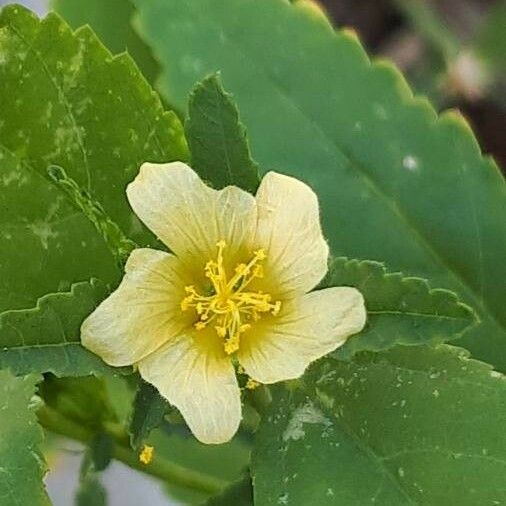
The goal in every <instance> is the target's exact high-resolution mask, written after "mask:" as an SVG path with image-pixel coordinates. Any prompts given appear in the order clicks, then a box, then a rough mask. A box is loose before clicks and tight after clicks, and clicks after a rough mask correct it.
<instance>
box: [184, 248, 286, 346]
mask: <svg viewBox="0 0 506 506" xmlns="http://www.w3.org/2000/svg"><path fill="white" fill-rule="evenodd" d="M216 246H217V248H218V254H217V256H216V260H209V261H208V262H207V263H206V266H205V270H204V272H205V275H206V277H207V278H208V279H209V280H210V282H211V285H212V286H211V290H210V292H211V293H210V294H209V295H202V294H200V293H199V292H198V291H197V290H196V289H195V287H194V286H193V285H190V286H186V287H185V290H186V293H187V294H188V295H187V296H186V297H185V298H184V299H183V300H182V301H181V309H182V310H183V311H187V310H188V309H190V308H194V309H195V310H196V312H197V315H198V321H197V322H196V323H195V324H194V327H195V328H196V329H197V330H203V329H204V328H206V327H207V326H208V325H210V324H212V325H213V326H214V329H215V330H216V333H217V334H218V335H219V336H220V337H222V338H224V340H225V341H224V347H225V352H226V353H227V354H229V355H231V354H232V353H234V352H236V351H237V350H238V349H239V342H240V336H241V334H242V333H243V332H245V331H246V330H248V329H249V328H251V323H252V322H255V321H258V320H259V319H260V317H261V316H262V313H270V314H272V315H277V314H278V313H279V310H280V309H281V302H280V301H275V302H272V297H271V296H270V295H269V294H268V293H263V292H261V291H256V292H253V291H248V290H247V288H248V285H249V284H250V283H251V282H252V281H253V279H255V278H261V277H262V276H263V269H262V265H261V262H262V261H263V260H265V252H264V250H263V249H259V250H257V251H255V252H254V253H253V258H252V259H251V260H250V262H249V263H247V264H238V265H237V266H236V268H235V270H234V274H233V276H232V277H231V278H230V279H228V276H227V272H226V270H225V267H224V265H223V250H224V249H225V247H226V243H225V241H223V240H222V241H219V242H218V243H217V244H216Z"/></svg>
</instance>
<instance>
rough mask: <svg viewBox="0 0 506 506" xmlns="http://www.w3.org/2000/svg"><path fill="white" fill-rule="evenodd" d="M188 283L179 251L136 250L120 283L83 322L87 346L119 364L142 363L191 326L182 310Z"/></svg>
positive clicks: (110, 362) (113, 363)
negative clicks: (170, 253) (185, 288)
mask: <svg viewBox="0 0 506 506" xmlns="http://www.w3.org/2000/svg"><path fill="white" fill-rule="evenodd" d="M187 284H188V283H187V279H185V272H184V269H183V266H182V264H181V262H180V261H179V260H178V259H177V258H176V257H175V256H174V255H169V254H168V253H164V252H162V251H156V250H151V249H136V250H134V251H133V252H132V253H131V255H130V257H129V259H128V262H127V264H126V266H125V276H124V278H123V280H122V281H121V284H120V285H119V287H118V288H117V289H116V291H115V292H113V293H112V294H111V295H110V296H109V297H108V298H107V299H106V300H104V301H103V302H102V303H101V304H100V305H99V306H98V308H97V309H96V310H95V311H94V312H93V313H92V314H91V315H90V316H89V317H88V318H87V319H86V320H85V321H84V322H83V324H82V326H81V341H82V344H83V346H85V347H86V348H88V349H89V350H91V351H92V352H93V353H96V354H97V355H99V356H100V357H101V358H102V359H103V360H105V361H106V362H107V363H108V364H111V365H114V366H123V365H130V364H133V363H135V362H137V361H139V360H140V359H142V358H143V357H145V356H146V355H148V354H149V353H151V352H153V351H155V350H156V349H157V348H159V347H160V346H162V345H163V344H164V343H165V342H166V341H167V340H168V339H170V338H172V337H174V336H176V335H179V334H181V332H183V331H184V330H185V329H187V328H188V327H190V326H191V318H192V315H191V314H187V313H182V312H181V308H180V302H181V300H182V299H183V297H184V296H185V295H186V293H185V291H184V286H185V285H187Z"/></svg>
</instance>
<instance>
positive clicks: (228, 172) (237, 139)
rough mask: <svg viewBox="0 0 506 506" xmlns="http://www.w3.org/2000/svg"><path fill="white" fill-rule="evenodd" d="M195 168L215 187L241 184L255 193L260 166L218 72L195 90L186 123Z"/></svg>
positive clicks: (191, 97) (240, 185)
mask: <svg viewBox="0 0 506 506" xmlns="http://www.w3.org/2000/svg"><path fill="white" fill-rule="evenodd" d="M185 132H186V139H187V141H188V145H189V148H190V152H191V161H192V168H193V169H194V170H196V171H197V172H198V173H199V175H200V177H202V178H203V179H204V180H206V181H209V182H210V183H211V184H212V185H213V186H214V187H215V188H224V187H225V186H228V185H235V186H239V187H241V188H243V189H245V190H246V191H249V192H251V193H255V191H256V189H257V187H258V183H259V179H258V167H257V165H256V163H255V162H254V161H253V160H252V159H251V153H250V150H249V146H248V140H247V138H246V130H245V129H244V126H243V125H242V123H241V122H240V120H239V112H238V111H237V107H236V106H235V103H234V101H233V99H232V97H231V96H230V95H228V94H227V93H225V90H224V89H223V86H222V85H221V81H220V79H219V76H218V75H212V76H209V77H207V78H206V79H204V80H203V81H202V82H200V83H198V84H197V85H196V86H195V87H194V88H193V90H192V93H191V95H190V100H189V103H188V119H187V120H186V124H185Z"/></svg>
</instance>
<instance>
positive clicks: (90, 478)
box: [75, 472, 107, 506]
mask: <svg viewBox="0 0 506 506" xmlns="http://www.w3.org/2000/svg"><path fill="white" fill-rule="evenodd" d="M75 504H76V506H106V505H107V491H106V490H105V488H104V486H103V485H102V483H101V482H100V480H99V478H98V476H96V474H95V473H91V472H88V473H86V474H85V475H84V476H83V477H82V478H81V480H80V482H79V488H78V489H77V492H76V501H75Z"/></svg>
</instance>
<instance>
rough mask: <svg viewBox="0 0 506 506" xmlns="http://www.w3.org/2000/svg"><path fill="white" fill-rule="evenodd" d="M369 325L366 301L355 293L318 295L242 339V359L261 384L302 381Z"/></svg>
mask: <svg viewBox="0 0 506 506" xmlns="http://www.w3.org/2000/svg"><path fill="white" fill-rule="evenodd" d="M365 320H366V311H365V306H364V300H363V297H362V295H361V293H360V292H359V291H358V290H356V289H355V288H348V287H335V288H326V289H324V290H318V291H316V292H312V293H309V294H307V295H304V296H303V297H301V298H299V299H294V300H292V301H290V303H288V304H285V306H284V308H282V310H281V312H280V314H279V315H278V316H277V317H271V318H269V319H262V320H260V321H259V322H258V323H257V324H255V327H254V329H253V330H251V331H249V332H246V333H245V334H244V335H243V336H242V337H241V348H240V350H239V353H238V359H239V362H240V364H241V365H242V366H243V367H244V369H245V371H246V373H247V374H248V375H249V376H251V377H252V378H253V379H254V380H256V381H259V382H261V383H275V382H277V381H282V380H288V379H293V378H298V377H299V376H301V375H302V374H303V372H304V370H305V369H306V367H307V366H308V365H309V364H310V363H311V362H313V361H314V360H316V359H318V358H320V357H322V356H323V355H326V354H327V353H329V352H331V351H333V350H335V349H336V348H338V347H339V346H341V345H343V344H344V343H345V342H346V339H347V338H348V337H350V336H351V335H353V334H355V333H357V332H359V331H360V330H362V328H363V327H364V325H365Z"/></svg>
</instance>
